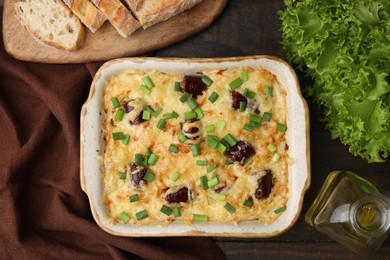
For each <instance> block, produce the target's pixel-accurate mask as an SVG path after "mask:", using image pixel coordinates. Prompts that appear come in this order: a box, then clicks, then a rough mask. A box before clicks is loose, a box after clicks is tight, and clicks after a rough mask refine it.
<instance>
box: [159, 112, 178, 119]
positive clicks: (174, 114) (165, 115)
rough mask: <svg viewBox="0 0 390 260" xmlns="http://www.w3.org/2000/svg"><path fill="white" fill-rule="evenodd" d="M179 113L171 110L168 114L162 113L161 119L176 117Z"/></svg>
mask: <svg viewBox="0 0 390 260" xmlns="http://www.w3.org/2000/svg"><path fill="white" fill-rule="evenodd" d="M178 117H179V114H178V113H176V112H175V111H173V112H172V113H169V114H163V119H172V118H178Z"/></svg>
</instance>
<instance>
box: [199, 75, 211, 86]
mask: <svg viewBox="0 0 390 260" xmlns="http://www.w3.org/2000/svg"><path fill="white" fill-rule="evenodd" d="M202 81H203V83H204V84H206V85H207V86H210V85H211V84H213V80H212V79H210V78H209V77H207V76H203V77H202Z"/></svg>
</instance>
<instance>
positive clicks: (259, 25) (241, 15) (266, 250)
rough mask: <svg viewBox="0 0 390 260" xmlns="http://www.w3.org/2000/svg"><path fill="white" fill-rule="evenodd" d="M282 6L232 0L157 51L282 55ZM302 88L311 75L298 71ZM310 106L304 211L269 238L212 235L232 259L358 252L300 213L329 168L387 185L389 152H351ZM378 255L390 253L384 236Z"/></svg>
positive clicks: (274, 0) (264, 0)
mask: <svg viewBox="0 0 390 260" xmlns="http://www.w3.org/2000/svg"><path fill="white" fill-rule="evenodd" d="M283 8H284V4H283V0H230V1H229V2H228V5H227V7H226V9H225V11H224V12H223V13H222V15H221V16H220V17H219V18H218V19H217V21H216V22H215V23H214V24H212V25H211V27H209V28H208V29H207V30H205V31H203V32H202V33H200V34H198V35H196V36H193V37H191V38H189V39H187V40H185V41H183V42H181V43H178V44H175V45H172V46H170V47H168V48H165V49H162V50H159V51H157V52H155V53H153V54H152V55H155V56H160V57H229V56H246V55H259V54H267V55H275V56H278V57H281V58H284V59H285V55H284V53H283V51H282V48H281V45H280V40H281V32H280V31H279V30H280V27H281V21H280V20H279V17H278V15H277V13H276V12H277V11H278V10H280V9H283ZM297 73H298V76H299V79H300V84H301V88H302V89H305V88H306V87H307V86H308V85H309V84H311V81H310V80H309V79H306V78H304V76H303V74H302V72H300V71H298V70H297ZM307 101H308V104H309V107H310V120H311V122H310V127H311V130H310V135H311V138H310V142H311V186H310V188H309V190H308V191H307V193H306V195H305V199H304V204H303V208H302V214H301V216H300V218H299V220H298V222H297V223H296V224H295V226H294V227H292V228H291V229H290V230H289V231H287V232H286V233H284V234H283V235H280V236H277V237H274V238H268V239H234V238H231V239H230V238H229V239H227V238H215V241H216V242H217V243H218V244H219V246H220V247H221V248H222V249H223V251H224V252H225V253H226V256H227V257H228V258H230V259H236V258H240V259H242V258H243V259H255V258H266V259H267V258H272V259H302V258H304V259H308V258H316V259H324V258H344V259H356V258H358V256H357V255H356V254H354V253H352V252H350V251H349V250H347V249H345V248H343V247H342V246H340V245H339V244H338V243H336V242H334V241H332V240H331V239H329V238H328V237H326V236H325V235H323V234H321V233H319V232H317V231H315V230H314V229H312V228H311V227H310V226H309V225H307V224H306V223H305V221H304V214H305V213H306V212H307V210H308V208H309V205H310V204H311V203H312V202H313V200H314V197H315V196H316V195H317V193H318V191H319V189H320V187H321V186H322V183H323V182H324V180H325V178H326V176H327V175H328V173H329V172H331V171H332V170H336V169H343V170H351V171H354V172H356V173H358V174H359V175H360V176H362V177H364V178H366V179H368V180H369V181H371V182H373V183H374V184H376V185H377V186H378V187H380V188H382V189H384V190H386V191H390V179H389V176H390V175H389V173H390V158H389V159H388V160H387V162H386V163H377V164H373V163H372V164H369V163H368V162H366V161H364V160H362V159H360V158H357V157H354V156H353V155H352V154H351V153H349V152H348V147H346V146H344V145H342V144H341V143H340V141H339V140H332V139H331V136H330V132H329V131H328V130H326V129H325V126H324V124H323V123H322V122H321V120H320V117H321V111H320V109H319V108H318V107H317V105H316V104H314V102H313V100H311V99H310V98H307ZM376 258H378V259H380V258H383V259H385V258H390V239H387V240H386V241H385V243H384V245H383V246H382V248H381V249H380V251H379V252H378V253H377V256H376Z"/></svg>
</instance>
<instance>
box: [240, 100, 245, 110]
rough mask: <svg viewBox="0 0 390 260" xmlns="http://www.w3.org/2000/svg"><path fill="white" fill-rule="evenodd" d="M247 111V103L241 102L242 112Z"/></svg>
mask: <svg viewBox="0 0 390 260" xmlns="http://www.w3.org/2000/svg"><path fill="white" fill-rule="evenodd" d="M245 109H246V102H243V101H241V102H240V110H239V111H240V112H244V111H245Z"/></svg>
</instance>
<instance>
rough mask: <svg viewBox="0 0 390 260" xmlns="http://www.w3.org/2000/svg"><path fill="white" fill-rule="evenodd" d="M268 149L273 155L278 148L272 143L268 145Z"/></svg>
mask: <svg viewBox="0 0 390 260" xmlns="http://www.w3.org/2000/svg"><path fill="white" fill-rule="evenodd" d="M267 149H268V151H270V152H272V153H273V152H275V151H276V146H275V145H274V144H273V143H270V144H268V145H267Z"/></svg>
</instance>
